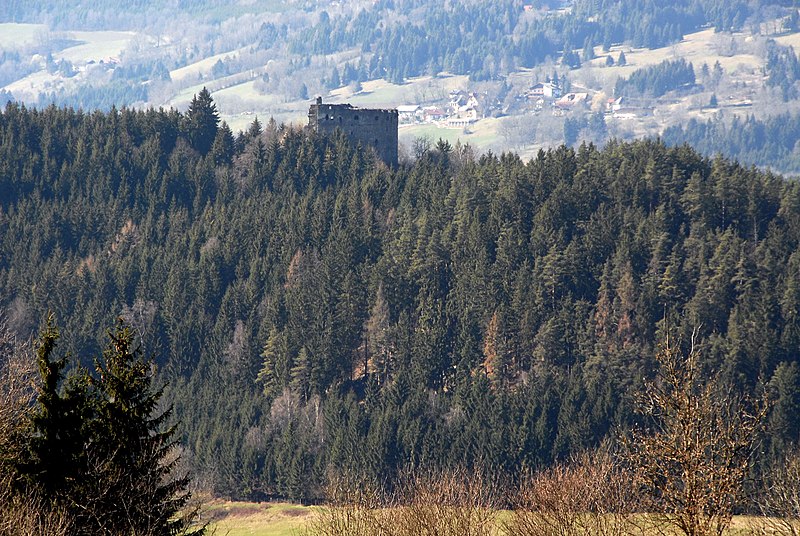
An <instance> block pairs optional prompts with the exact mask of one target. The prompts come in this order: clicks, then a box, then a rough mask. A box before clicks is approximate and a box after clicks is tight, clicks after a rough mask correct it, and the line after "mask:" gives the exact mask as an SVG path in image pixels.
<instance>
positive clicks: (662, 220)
mask: <svg viewBox="0 0 800 536" xmlns="http://www.w3.org/2000/svg"><path fill="white" fill-rule="evenodd" d="M601 119H602V117H601V116H598V117H596V118H593V119H592V122H591V125H590V128H585V129H584V126H583V125H581V128H582V129H583V130H585V132H586V133H587V135H590V136H592V135H594V133H598V134H599V133H600V132H601V131H602V128H603V127H602V121H601ZM185 122H186V116H184V115H183V114H179V113H177V112H167V111H152V110H150V111H133V110H127V109H123V110H113V111H112V112H110V113H107V114H104V113H94V114H89V115H87V114H82V113H78V112H74V111H72V110H66V109H58V108H54V107H51V108H48V109H46V110H41V111H39V110H29V109H26V108H24V107H23V106H21V105H14V104H12V105H10V106H8V107H7V108H6V111H5V112H4V113H3V114H2V115H0V191H3V192H4V195H3V196H2V197H0V305H2V306H3V307H4V308H7V307H10V306H11V305H12V304H14V307H17V308H19V307H21V305H20V304H24V306H25V307H26V308H27V309H28V310H30V311H31V313H30V315H31V316H32V317H34V318H36V317H37V315H40V314H42V313H43V310H44V308H45V307H47V306H48V305H49V306H52V307H54V308H57V309H58V310H60V311H62V313H61V314H63V317H64V319H65V320H64V322H65V326H64V333H65V336H64V337H63V339H62V340H61V344H63V347H64V348H65V349H67V350H70V351H72V352H73V353H74V354H75V355H98V354H99V353H100V352H101V349H102V348H104V347H106V346H107V344H106V341H104V340H103V339H102V338H98V336H97V334H96V326H97V325H103V324H109V323H111V322H113V320H114V319H115V318H116V317H117V316H119V315H120V314H122V315H124V316H125V318H128V319H129V322H130V323H131V327H132V329H133V330H134V331H133V333H134V335H135V338H136V341H141V342H142V343H143V344H145V345H146V346H145V347H144V348H143V349H144V351H145V352H147V353H148V354H150V353H151V352H152V354H154V356H155V359H156V362H157V363H158V364H159V368H160V370H161V371H162V374H163V375H164V377H165V379H168V380H169V387H168V388H167V390H166V391H165V394H164V397H165V399H166V400H168V401H170V402H171V403H173V404H174V408H175V415H176V416H177V417H178V418H179V419H180V421H181V422H182V424H181V425H180V428H179V429H178V433H179V434H180V439H181V441H182V442H183V443H184V444H185V447H186V449H187V450H188V451H189V452H190V453H191V458H192V461H193V464H194V467H195V468H196V469H197V470H198V471H199V472H200V473H201V476H202V478H203V481H204V482H206V483H207V484H208V485H209V486H211V487H213V489H214V491H215V492H217V493H219V494H223V495H229V496H234V497H251V498H264V497H269V496H282V497H291V498H295V499H309V498H312V497H315V496H316V495H317V494H318V493H320V490H321V484H322V482H323V481H324V479H325V477H326V475H327V474H329V471H334V470H335V471H340V470H341V471H347V470H350V471H356V472H363V473H366V476H369V477H371V478H375V479H384V478H385V479H391V477H392V475H393V474H394V473H396V472H397V471H398V470H399V469H400V468H402V467H404V466H406V465H408V464H416V465H439V466H448V465H456V464H474V465H485V466H491V467H490V468H491V469H492V470H501V471H502V470H508V471H515V470H518V469H519V468H521V467H525V466H527V467H535V466H538V465H541V464H546V463H550V462H552V461H553V460H554V459H558V458H561V457H564V456H567V455H569V454H570V453H573V452H576V451H578V450H581V449H583V448H586V447H590V446H594V445H597V444H598V443H599V442H600V441H601V440H602V439H603V438H605V437H606V436H607V434H608V433H609V430H611V429H613V428H614V427H616V426H624V425H627V424H630V423H631V421H632V420H633V419H634V417H633V416H632V412H631V399H630V393H633V392H635V390H636V389H637V388H638V387H640V386H641V385H642V382H643V381H644V379H646V378H648V377H650V376H651V375H652V371H653V367H654V361H653V348H654V346H655V343H656V341H658V340H659V338H660V337H661V336H662V335H663V333H664V332H665V329H666V327H667V324H668V325H669V326H670V327H671V328H674V329H676V330H677V331H679V332H680V333H682V334H683V335H684V338H685V340H689V335H690V334H691V333H692V331H693V329H694V328H696V327H699V329H700V336H701V340H702V341H704V344H705V345H706V346H707V347H706V348H703V352H702V355H704V356H707V358H706V359H707V361H708V363H707V365H708V366H713V367H716V368H718V369H719V370H721V371H722V374H723V375H724V377H725V378H726V379H727V380H730V381H731V382H733V383H735V384H736V385H737V386H739V387H740V388H742V389H744V390H754V389H758V388H761V387H763V385H765V384H767V383H768V382H772V383H771V387H772V388H774V389H775V390H776V392H780V393H784V394H782V395H781V397H783V399H784V400H785V403H782V404H780V405H778V406H780V407H781V408H785V410H783V413H782V414H781V415H778V414H776V416H775V417H774V418H773V419H774V420H773V421H771V422H774V423H775V426H776V429H780V430H783V432H781V434H782V435H781V436H780V437H781V438H782V439H781V441H784V443H781V444H779V443H778V441H777V439H776V442H775V446H772V445H771V444H770V445H768V446H765V452H768V453H769V452H775V453H776V456H777V455H779V454H777V453H779V452H781V451H782V449H783V448H784V447H783V446H782V445H784V444H786V442H790V441H792V439H791V438H792V434H793V433H795V431H796V430H797V422H796V421H797V419H796V417H794V416H793V415H792V413H791V408H792V407H793V404H794V403H795V402H796V400H795V396H794V394H793V393H794V391H793V389H794V388H793V387H792V386H793V385H794V383H795V380H794V379H793V378H794V376H793V375H792V370H791V369H790V368H787V367H791V366H792V363H796V362H797V361H798V360H799V359H800V356H798V354H797V348H798V341H800V328H798V326H800V320H798V315H797V314H796V311H797V310H798V307H797V304H798V303H800V291H799V290H798V288H800V286H798V284H797V281H798V280H800V278H798V275H797V274H798V273H799V272H798V266H800V256H798V254H797V250H798V248H800V188H798V185H797V183H796V182H793V181H788V180H784V179H781V178H779V177H776V176H775V175H773V174H770V173H762V172H759V171H758V170H756V169H752V168H745V167H742V166H739V165H738V164H735V163H733V162H730V161H728V160H725V159H723V158H717V159H714V160H709V159H707V158H704V157H702V156H700V155H699V154H697V153H696V152H694V151H693V150H691V149H689V148H688V147H685V146H680V147H669V146H667V145H664V144H662V143H659V142H654V141H646V142H637V143H632V144H621V143H617V142H611V143H609V144H608V145H607V146H606V147H605V148H604V149H602V150H600V149H597V148H596V147H594V146H587V145H582V146H580V147H578V148H568V147H560V148H557V149H554V150H551V151H547V152H544V151H542V152H541V153H539V155H538V156H537V157H536V158H534V159H533V160H531V161H529V162H523V161H522V160H521V159H520V158H519V157H518V156H516V155H513V154H502V155H495V154H486V155H482V156H480V157H475V156H474V155H473V153H472V151H471V149H470V148H468V147H463V146H460V145H456V146H451V145H449V144H447V143H444V142H442V143H439V144H437V145H435V146H431V147H430V148H429V149H428V150H426V151H421V152H420V155H419V158H418V160H417V161H416V162H415V163H414V164H413V165H408V166H403V167H401V168H399V169H397V170H388V169H386V168H385V167H383V166H381V165H380V164H379V163H377V162H375V161H374V159H373V158H372V156H371V155H370V154H368V153H364V152H363V151H359V150H358V148H353V147H351V146H349V145H348V144H347V142H346V140H345V139H344V138H343V137H338V136H334V137H331V138H319V137H316V136H315V135H313V134H308V133H305V132H302V131H300V130H297V129H293V128H289V127H285V126H282V125H276V124H275V123H274V121H270V122H269V123H267V124H265V125H264V126H263V127H262V126H261V125H260V124H259V125H258V127H257V128H252V129H251V131H250V132H248V133H242V134H240V135H238V136H237V137H236V138H235V140H234V144H233V149H232V153H229V154H230V155H231V158H230V163H227V162H226V161H219V162H217V161H216V160H215V159H216V154H217V153H215V152H214V151H213V150H212V151H211V153H210V154H209V155H208V156H207V157H202V156H200V154H199V152H197V151H195V150H193V149H192V147H191V145H190V143H189V141H188V139H187V136H188V132H187V131H186V130H184V129H183V128H182V127H183V125H184V124H185ZM219 130H220V131H222V130H224V127H223V126H221V127H220V129H219ZM226 151H227V149H226ZM220 154H222V153H220ZM226 154H228V153H226ZM212 156H213V158H212ZM225 160H227V157H226V158H225ZM87 177H89V178H87ZM90 365H91V363H89V362H85V363H84V366H90ZM778 371H780V372H778ZM774 376H775V377H776V379H774V380H773V377H774ZM67 383H69V382H67ZM64 393H65V391H64ZM778 406H776V407H778Z"/></svg>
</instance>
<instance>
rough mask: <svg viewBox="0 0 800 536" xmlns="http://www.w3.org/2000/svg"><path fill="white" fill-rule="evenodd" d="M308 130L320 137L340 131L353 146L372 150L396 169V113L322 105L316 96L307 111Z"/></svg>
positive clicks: (346, 106) (346, 105) (387, 110)
mask: <svg viewBox="0 0 800 536" xmlns="http://www.w3.org/2000/svg"><path fill="white" fill-rule="evenodd" d="M308 128H310V129H311V130H313V131H314V132H317V133H319V134H332V133H333V132H335V131H336V130H337V129H339V130H341V131H342V132H344V134H345V136H347V138H348V139H349V140H350V141H351V142H352V143H353V144H357V143H360V144H361V145H362V146H364V147H372V148H373V149H375V152H377V153H378V156H379V157H380V159H381V160H383V161H384V162H386V164H387V165H389V166H392V167H396V166H397V110H390V109H384V110H381V109H371V108H356V107H354V106H351V105H350V104H322V97H317V102H316V103H315V104H312V105H311V107H310V108H309V109H308Z"/></svg>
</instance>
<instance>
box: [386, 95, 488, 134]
mask: <svg viewBox="0 0 800 536" xmlns="http://www.w3.org/2000/svg"><path fill="white" fill-rule="evenodd" d="M486 100H487V99H486V95H484V94H481V93H478V92H475V91H464V90H454V91H451V92H450V100H449V102H448V103H447V104H446V105H444V106H420V105H418V104H407V105H404V106H398V107H397V113H398V116H399V121H400V124H401V125H402V124H406V125H408V124H414V123H417V124H419V123H435V124H438V125H445V126H449V127H461V128H466V127H468V126H470V125H472V124H473V123H475V122H477V121H478V120H479V119H483V118H484V117H486V113H487V112H488V109H489V106H488V104H487V102H486Z"/></svg>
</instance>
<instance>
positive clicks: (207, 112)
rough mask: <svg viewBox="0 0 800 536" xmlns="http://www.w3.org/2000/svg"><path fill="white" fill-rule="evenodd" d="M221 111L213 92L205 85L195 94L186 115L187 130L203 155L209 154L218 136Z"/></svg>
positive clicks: (194, 146)
mask: <svg viewBox="0 0 800 536" xmlns="http://www.w3.org/2000/svg"><path fill="white" fill-rule="evenodd" d="M218 124H219V113H217V105H216V104H214V100H213V99H212V98H211V93H210V92H209V91H208V90H207V89H206V88H205V87H204V88H203V89H201V90H200V93H198V94H197V95H195V96H194V98H193V99H192V102H191V104H190V105H189V110H188V111H187V112H186V116H185V127H184V128H185V130H186V135H187V136H188V138H189V143H190V144H191V146H192V147H193V148H194V149H195V150H196V151H197V152H199V153H200V154H201V155H204V156H205V155H206V154H208V151H210V150H211V145H212V144H213V143H214V138H216V136H217V125H218Z"/></svg>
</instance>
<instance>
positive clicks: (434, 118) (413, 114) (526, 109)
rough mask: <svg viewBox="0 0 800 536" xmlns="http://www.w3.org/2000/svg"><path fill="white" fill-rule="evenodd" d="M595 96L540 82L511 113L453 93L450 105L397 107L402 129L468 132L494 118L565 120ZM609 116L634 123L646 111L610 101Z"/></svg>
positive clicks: (472, 95) (476, 95)
mask: <svg viewBox="0 0 800 536" xmlns="http://www.w3.org/2000/svg"><path fill="white" fill-rule="evenodd" d="M593 96H594V95H593V93H590V92H589V91H584V92H574V91H569V92H564V91H563V90H562V88H561V85H560V84H559V83H558V82H555V81H546V82H537V83H535V84H533V85H531V86H530V87H529V88H528V90H527V91H525V92H524V93H522V94H519V95H516V96H515V99H514V100H515V106H514V108H515V109H514V110H510V109H508V107H507V106H506V107H505V108H504V107H503V104H502V103H501V102H499V101H497V100H495V101H490V99H489V97H488V96H487V94H486V93H481V92H477V91H466V90H453V91H451V92H450V93H449V100H448V102H447V103H443V104H439V105H430V106H422V105H419V104H405V105H402V106H398V107H397V111H398V114H399V122H400V124H401V125H412V124H426V123H428V124H435V125H437V126H440V127H451V128H465V129H468V128H469V127H470V126H471V125H473V124H474V123H476V122H477V121H479V120H481V119H484V118H486V117H490V116H493V115H510V114H515V115H516V114H521V113H522V114H524V113H531V114H534V115H538V114H539V113H541V112H543V111H544V110H549V111H551V113H552V114H553V115H554V116H563V115H565V114H566V113H567V112H569V111H586V112H588V111H589V110H591V109H592V102H593ZM603 108H604V112H605V114H606V115H607V116H610V117H613V118H615V119H622V120H624V119H634V118H636V117H637V116H640V115H643V114H644V113H645V110H642V109H635V108H633V107H628V106H627V103H625V102H624V97H617V98H609V99H606V101H605V102H604V103H603Z"/></svg>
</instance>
